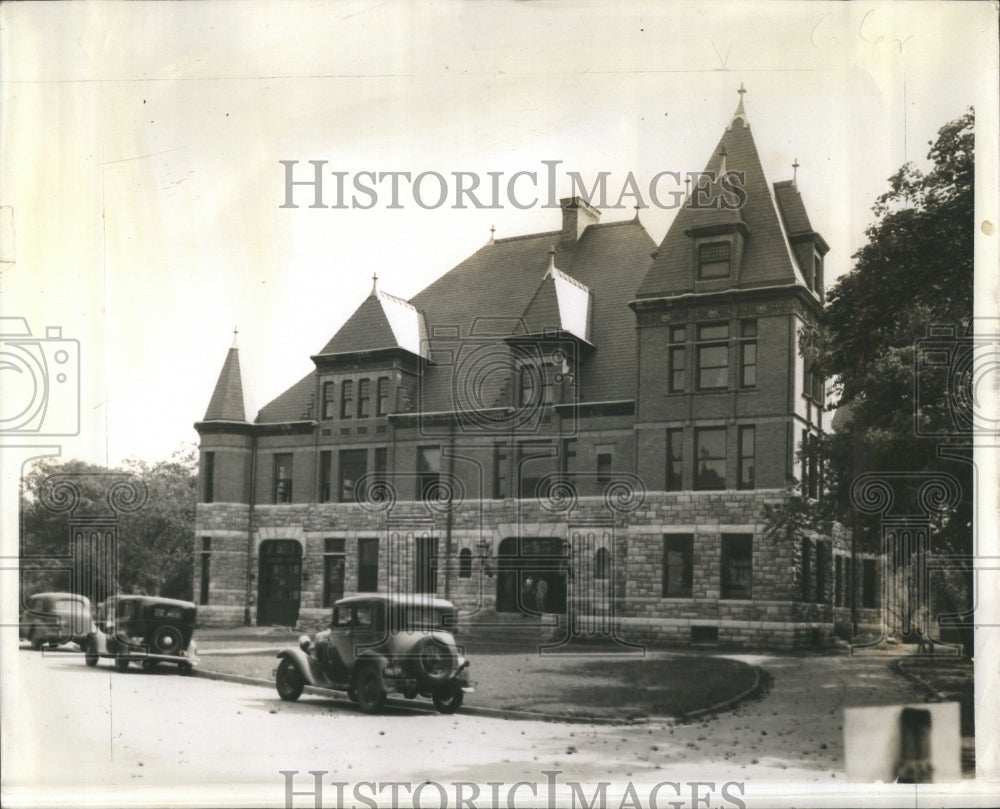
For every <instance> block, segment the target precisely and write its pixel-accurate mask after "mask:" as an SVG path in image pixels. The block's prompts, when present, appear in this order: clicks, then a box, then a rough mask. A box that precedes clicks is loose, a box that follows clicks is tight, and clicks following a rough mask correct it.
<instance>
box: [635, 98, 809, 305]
mask: <svg viewBox="0 0 1000 809" xmlns="http://www.w3.org/2000/svg"><path fill="white" fill-rule="evenodd" d="M745 93H746V90H745V89H744V88H743V86H742V85H741V86H740V89H739V94H740V100H739V104H738V106H737V107H736V111H735V112H734V113H733V116H732V119H731V120H730V122H729V125H728V126H727V127H726V129H725V131H724V132H723V133H722V137H721V139H720V140H719V143H718V145H717V146H716V147H715V149H713V150H712V152H711V156H710V157H709V160H708V163H707V165H706V167H705V173H706V174H707V175H709V176H705V175H704V174H703V175H701V176H698V175H695V178H694V187H693V188H692V189H691V192H690V195H689V198H688V199H687V200H686V201H685V204H684V206H683V207H682V208H681V209H680V211H678V213H677V216H676V218H675V219H674V221H673V223H672V225H671V227H670V230H669V231H668V232H667V235H666V237H665V238H664V240H663V242H662V243H661V244H660V247H659V249H658V250H657V253H656V258H655V260H654V261H653V264H652V266H651V267H650V269H649V272H648V273H647V275H646V277H645V278H644V279H643V282H642V284H640V286H639V289H638V291H637V297H638V298H657V297H665V296H674V295H680V294H689V293H698V292H710V291H718V290H720V289H750V288H755V287H765V286H772V285H783V284H801V285H803V286H805V287H807V288H808V289H810V290H814V285H815V284H814V282H813V283H810V280H809V278H810V276H814V275H815V274H814V273H813V272H812V267H811V266H810V267H809V268H808V270H807V271H806V272H803V268H802V267H801V266H800V261H802V260H804V259H803V258H802V257H801V256H799V255H798V251H797V250H795V249H793V245H792V240H791V238H790V236H791V234H790V233H789V231H788V228H787V223H786V221H785V220H784V216H783V214H784V213H785V212H784V211H779V205H778V201H777V200H776V199H775V196H776V194H775V193H774V191H773V190H772V187H771V185H770V183H769V182H768V181H767V178H766V176H765V175H764V169H763V166H762V165H761V162H760V157H759V155H758V153H757V146H756V144H755V143H754V139H753V135H752V133H751V131H750V125H749V124H748V123H747V115H746V108H745V106H744V98H743V96H744V94H745Z"/></svg>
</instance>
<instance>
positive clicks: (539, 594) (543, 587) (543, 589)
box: [535, 577, 549, 612]
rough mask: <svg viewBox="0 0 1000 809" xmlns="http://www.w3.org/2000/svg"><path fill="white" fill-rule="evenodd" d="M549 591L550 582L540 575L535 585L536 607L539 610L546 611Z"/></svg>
mask: <svg viewBox="0 0 1000 809" xmlns="http://www.w3.org/2000/svg"><path fill="white" fill-rule="evenodd" d="M548 592H549V585H548V582H546V581H545V579H543V578H541V577H539V579H538V584H536V585H535V607H536V609H537V610H538V611H539V612H545V595H546V594H547V593H548Z"/></svg>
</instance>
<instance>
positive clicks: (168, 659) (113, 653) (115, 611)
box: [83, 595, 198, 674]
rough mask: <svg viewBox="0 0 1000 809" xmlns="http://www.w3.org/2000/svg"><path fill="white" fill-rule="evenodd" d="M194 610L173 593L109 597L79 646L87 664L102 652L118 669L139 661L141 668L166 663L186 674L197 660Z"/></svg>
mask: <svg viewBox="0 0 1000 809" xmlns="http://www.w3.org/2000/svg"><path fill="white" fill-rule="evenodd" d="M197 612H198V608H197V607H196V606H195V605H194V604H192V603H191V602H190V601H178V600H176V599H173V598H157V597H154V596H122V595H120V596H115V597H113V598H109V599H108V600H107V601H105V602H104V603H103V604H102V605H101V607H100V610H99V612H98V618H97V625H96V628H95V631H94V633H93V634H92V635H91V636H90V638H89V639H88V640H87V643H86V645H85V646H84V649H83V651H84V659H85V660H86V663H87V665H88V666H96V665H97V663H98V661H99V660H100V659H101V658H102V657H111V658H114V661H115V668H116V669H117V670H118V671H126V670H127V669H128V667H129V665H130V664H131V663H139V664H140V665H141V666H142V669H143V670H144V671H150V670H152V669H154V668H155V667H156V666H157V665H159V664H160V663H170V664H172V665H175V666H177V670H178V671H179V672H180V673H181V674H189V673H190V672H191V669H192V668H193V666H194V665H195V664H196V663H197V662H198V658H197V657H196V656H195V653H196V650H197V644H196V643H195V641H194V624H195V617H196V615H197Z"/></svg>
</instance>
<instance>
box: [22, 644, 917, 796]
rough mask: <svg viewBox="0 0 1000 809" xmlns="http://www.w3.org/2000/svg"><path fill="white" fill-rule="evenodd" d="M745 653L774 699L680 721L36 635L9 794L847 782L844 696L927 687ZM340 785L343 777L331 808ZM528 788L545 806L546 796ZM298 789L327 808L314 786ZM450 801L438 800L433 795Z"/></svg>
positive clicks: (870, 667) (856, 666)
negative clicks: (210, 671)
mask: <svg viewBox="0 0 1000 809" xmlns="http://www.w3.org/2000/svg"><path fill="white" fill-rule="evenodd" d="M493 659H494V660H498V661H499V660H502V658H493ZM741 659H744V660H746V661H747V662H750V663H754V664H758V665H762V666H764V667H765V668H766V669H767V670H768V671H769V672H770V673H771V674H772V675H773V678H774V685H773V688H772V689H771V691H770V693H769V694H768V695H767V696H765V697H764V698H763V699H760V700H754V701H751V702H748V703H746V704H744V705H743V706H740V707H738V708H736V709H735V710H733V711H731V712H729V713H725V714H722V715H719V716H717V717H714V718H707V719H704V720H700V721H696V722H694V723H692V724H688V725H681V726H676V727H670V726H667V725H664V724H660V723H650V724H643V725H634V726H617V725H614V726H591V725H578V724H568V723H545V722H526V721H514V720H504V719H494V718H485V717H478V716H468V715H465V716H463V715H461V714H459V715H457V716H441V715H436V714H430V713H415V712H405V711H401V710H396V711H392V712H389V713H388V714H386V715H384V716H380V717H369V716H363V715H360V714H359V713H358V712H357V709H356V708H355V707H354V706H353V705H351V704H349V703H347V702H344V701H336V700H328V699H325V698H322V697H311V696H308V695H307V696H304V697H303V698H302V700H301V701H300V702H298V703H295V704H289V703H283V702H281V701H280V700H279V699H278V697H277V694H276V693H275V692H274V691H272V690H270V689H265V688H260V687H254V686H245V685H236V684H231V683H224V682H215V681H207V680H203V679H200V678H188V677H180V676H177V675H175V674H173V673H172V670H171V671H169V672H168V668H170V667H163V672H162V673H159V672H157V673H155V674H143V673H141V672H140V671H138V670H137V669H135V670H133V671H131V672H129V673H127V674H118V673H116V672H115V671H114V669H113V668H112V667H111V666H110V665H109V661H102V663H101V665H100V667H99V668H97V669H90V668H87V667H86V666H85V665H84V663H83V659H82V655H79V654H65V653H64V654H59V653H53V654H50V653H46V654H45V655H40V654H36V653H32V652H30V651H28V650H27V649H25V648H23V647H22V649H21V650H20V651H19V652H18V653H17V654H16V658H15V659H14V660H13V661H11V662H13V663H14V665H15V667H16V675H15V677H13V678H11V679H6V680H5V681H4V688H3V691H4V699H5V705H4V710H5V714H4V715H5V717H6V721H5V723H4V728H3V733H4V738H3V765H4V767H3V774H4V779H5V782H6V784H5V786H6V788H7V789H8V790H10V791H9V792H8V799H11V798H13V799H15V800H17V798H18V796H19V794H21V793H19V788H24V789H25V792H26V793H28V794H32V793H33V794H36V795H37V794H38V791H39V790H45V791H46V795H47V797H46V798H45V799H44V800H40V802H41V803H42V804H48V805H51V804H52V803H53V802H54V801H56V800H58V802H59V803H63V802H82V801H85V800H86V799H87V797H88V795H89V794H90V791H91V790H97V791H102V792H103V791H111V793H112V794H111V796H110V798H111V799H112V800H115V801H120V802H121V803H123V804H135V803H137V802H138V801H139V800H140V794H141V796H142V798H141V799H142V800H144V801H149V800H150V799H151V798H152V796H153V795H158V796H161V798H162V799H166V800H176V799H177V798H178V797H179V794H180V793H179V792H178V790H181V789H183V790H190V791H193V792H196V793H197V794H200V795H201V796H202V799H203V800H205V799H212V797H213V796H214V797H215V798H216V799H218V800H221V801H223V802H227V803H229V805H236V804H237V803H239V802H240V801H242V800H246V801H248V802H251V803H253V804H254V805H261V804H262V803H263V802H266V803H267V804H269V805H275V806H283V805H284V797H285V795H284V777H283V776H281V775H280V774H279V771H280V770H298V771H299V773H300V776H298V777H296V779H295V780H294V788H295V789H296V790H303V791H304V790H308V789H311V788H312V778H311V776H309V775H308V774H307V771H309V770H326V771H327V773H328V774H327V775H326V776H324V781H325V782H326V783H327V784H329V783H330V782H332V781H337V780H339V781H346V782H349V783H352V784H353V783H356V782H359V781H375V782H382V781H412V782H415V783H419V782H421V781H424V780H432V781H437V782H440V783H444V784H449V783H452V782H455V781H471V782H477V783H485V782H486V781H501V782H505V783H506V784H508V785H510V784H513V783H514V782H517V781H522V780H524V781H532V782H537V781H540V782H544V781H545V778H546V776H545V775H543V774H542V772H543V771H544V770H559V771H561V774H560V776H559V779H560V782H566V781H570V780H579V781H583V782H589V783H593V782H597V781H600V780H608V781H612V782H624V781H626V780H631V781H634V782H636V783H639V782H641V783H646V784H653V783H656V782H659V781H664V780H672V781H679V782H690V781H696V780H700V781H714V782H720V783H721V782H727V781H742V782H746V783H747V786H746V789H747V795H748V796H749V795H752V794H753V793H752V790H753V788H754V786H756V785H760V786H762V787H763V786H764V785H766V784H768V783H774V782H779V783H780V782H796V783H797V784H801V785H803V786H804V787H806V786H807V785H811V786H808V788H810V789H812V788H815V787H823V786H824V785H830V784H837V783H842V782H843V780H844V776H843V772H842V767H843V765H842V761H843V746H842V739H841V725H842V717H843V708H844V707H845V706H854V705H875V704H888V703H900V702H907V701H914V700H915V699H916V695H915V693H914V692H913V691H912V690H911V688H910V686H909V684H908V683H907V681H905V680H903V679H901V678H898V677H897V676H896V675H894V674H892V673H891V672H890V671H889V670H888V668H887V666H886V663H887V661H886V660H885V659H879V660H871V661H863V660H856V659H855V660H852V659H850V658H848V657H844V656H837V657H818V656H806V657H785V656H767V655H752V656H751V655H744V656H741ZM14 695H19V697H18V698H16V699H14V698H12V697H13V696H14ZM474 701H475V695H470V704H474ZM348 789H350V788H348ZM502 794H505V793H502ZM667 794H668V793H661V797H660V804H661V805H668V803H667V801H669V800H670V799H669V798H667V797H666V796H667ZM588 795H589V793H588ZM335 797H336V795H335V792H334V790H333V788H332V787H330V788H329V789H328V791H327V792H326V793H325V794H324V797H323V805H325V806H326V805H328V806H333V805H335ZM383 797H386V798H387V795H386V796H383ZM522 799H523V800H524V801H529V802H530V793H524V795H523V796H522ZM295 800H296V803H295V805H296V806H312V805H313V802H312V799H311V798H310V797H309V796H306V797H299V798H296V799H295ZM434 800H437V799H436V798H434V797H433V795H431V796H430V797H428V796H425V801H429V802H428V803H427V805H433V803H434ZM453 800H454V796H453V795H452V797H451V799H450V803H451V805H454V803H453ZM484 800H485V799H484ZM501 800H504V801H505V799H503V798H501ZM717 801H718V796H716V803H713V804H712V805H713V806H715V805H717ZM642 802H643V804H644V805H645V799H643V801H642ZM102 803H105V804H106V803H107V800H103V801H102ZM358 805H364V804H363V803H361V804H358ZM482 805H488V802H487V803H485V804H482ZM503 805H506V803H505V802H504V803H503ZM609 805H610V804H609ZM614 805H616V806H617V802H616V803H615V804H614ZM685 805H690V804H685Z"/></svg>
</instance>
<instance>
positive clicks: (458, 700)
mask: <svg viewBox="0 0 1000 809" xmlns="http://www.w3.org/2000/svg"><path fill="white" fill-rule="evenodd" d="M464 697H465V692H464V691H463V690H462V688H461V686H458V685H455V684H454V683H449V684H448V685H439V686H438V687H437V688H435V689H434V690H433V691H432V692H431V699H433V700H434V707H435V708H437V709H438V711H439V712H440V713H455V711H457V710H458V709H459V708H461V707H462V700H463V699H464Z"/></svg>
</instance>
